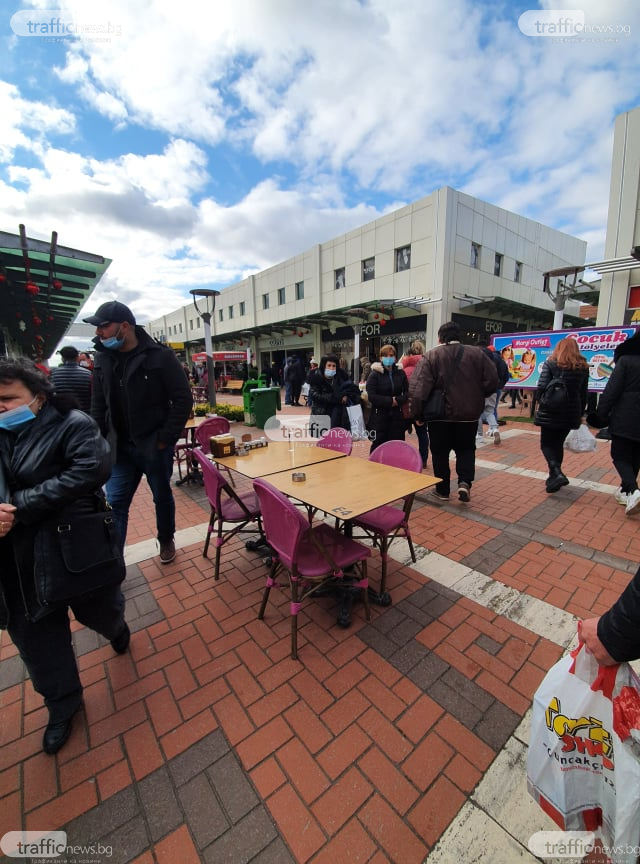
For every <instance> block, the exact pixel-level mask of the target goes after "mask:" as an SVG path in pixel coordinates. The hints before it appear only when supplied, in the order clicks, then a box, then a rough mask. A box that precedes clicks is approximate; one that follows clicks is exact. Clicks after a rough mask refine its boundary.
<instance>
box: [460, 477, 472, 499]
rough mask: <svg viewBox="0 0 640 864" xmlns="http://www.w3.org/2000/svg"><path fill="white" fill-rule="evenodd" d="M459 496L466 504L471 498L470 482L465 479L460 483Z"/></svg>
mask: <svg viewBox="0 0 640 864" xmlns="http://www.w3.org/2000/svg"><path fill="white" fill-rule="evenodd" d="M458 498H459V499H460V501H464V503H465V504H466V503H467V502H468V501H470V500H471V489H470V488H469V484H468V483H465V482H464V480H462V481H461V482H460V483H458Z"/></svg>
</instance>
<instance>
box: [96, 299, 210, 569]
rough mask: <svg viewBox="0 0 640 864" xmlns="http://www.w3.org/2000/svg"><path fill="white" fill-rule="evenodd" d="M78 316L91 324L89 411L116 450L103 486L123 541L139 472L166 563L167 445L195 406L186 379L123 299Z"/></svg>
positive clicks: (170, 541)
mask: <svg viewBox="0 0 640 864" xmlns="http://www.w3.org/2000/svg"><path fill="white" fill-rule="evenodd" d="M84 321H86V322H87V323H88V324H94V325H95V327H96V338H95V339H94V340H93V341H94V343H95V346H96V354H95V366H94V371H93V393H92V398H91V416H92V417H93V418H94V420H96V421H97V423H98V425H99V426H100V429H101V431H102V434H103V435H104V436H105V437H106V438H107V439H108V440H109V443H110V445H111V451H112V453H115V454H116V456H115V464H114V466H113V470H112V472H111V476H110V478H109V480H108V481H107V485H106V489H107V498H108V500H109V503H110V504H111V507H112V508H113V511H114V515H115V517H116V520H117V522H118V527H119V529H120V536H121V540H122V544H123V546H124V542H125V538H126V535H127V524H128V521H129V507H130V505H131V501H132V500H133V496H134V495H135V492H136V489H137V488H138V485H139V483H140V480H141V478H142V475H143V474H144V475H145V476H146V478H147V482H148V484H149V487H150V489H151V492H152V493H153V501H154V504H155V508H156V527H157V532H158V535H157V536H158V542H159V544H160V561H161V562H162V563H163V564H168V563H169V562H171V561H173V559H174V558H175V557H176V547H175V543H174V534H175V509H176V506H175V501H174V498H173V492H172V490H171V475H172V473H173V447H174V444H175V443H176V441H177V440H178V438H179V437H180V436H181V434H182V431H183V429H184V424H185V423H186V421H187V418H188V417H189V414H190V412H191V408H192V405H193V402H192V398H191V388H190V387H189V382H188V381H187V378H186V376H185V374H184V371H183V369H182V366H181V365H180V361H179V360H178V358H177V357H176V356H175V354H174V353H173V351H172V350H171V349H170V348H166V347H165V346H164V345H160V343H158V342H156V341H155V340H154V339H152V338H151V337H150V336H149V335H148V334H147V333H146V332H145V330H144V329H143V328H142V327H139V326H136V320H135V318H134V316H133V313H132V312H131V310H130V309H129V307H128V306H125V305H124V303H119V302H118V301H117V300H114V301H112V302H110V303H103V304H102V306H100V308H99V309H98V310H97V312H96V313H95V315H91V316H90V317H89V318H85V319H84Z"/></svg>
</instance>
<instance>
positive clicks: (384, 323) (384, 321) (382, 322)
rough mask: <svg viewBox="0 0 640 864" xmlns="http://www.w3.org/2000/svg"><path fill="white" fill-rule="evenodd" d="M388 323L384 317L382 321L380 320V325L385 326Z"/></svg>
mask: <svg viewBox="0 0 640 864" xmlns="http://www.w3.org/2000/svg"><path fill="white" fill-rule="evenodd" d="M386 323H387V319H386V318H383V319H382V321H381V322H380V326H381V327H384V326H385V325H386Z"/></svg>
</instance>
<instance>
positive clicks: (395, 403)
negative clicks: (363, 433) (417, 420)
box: [367, 345, 409, 453]
mask: <svg viewBox="0 0 640 864" xmlns="http://www.w3.org/2000/svg"><path fill="white" fill-rule="evenodd" d="M367 396H368V398H369V404H370V405H371V416H370V418H369V432H370V433H371V438H372V440H371V450H370V452H371V453H373V451H374V450H375V449H376V447H379V446H380V445H381V444H383V443H384V442H385V441H404V434H405V431H406V428H407V421H406V420H405V418H404V417H403V416H402V406H403V405H404V404H405V402H407V400H408V399H409V381H408V380H407V376H406V374H405V373H404V372H403V371H402V369H399V368H398V366H397V365H396V349H395V348H394V347H393V345H383V346H382V348H381V349H380V363H373V364H372V365H371V372H370V373H369V377H368V378H367Z"/></svg>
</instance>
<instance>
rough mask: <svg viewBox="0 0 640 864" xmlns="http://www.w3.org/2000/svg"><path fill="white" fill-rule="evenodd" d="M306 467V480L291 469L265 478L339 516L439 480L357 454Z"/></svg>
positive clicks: (349, 516)
mask: <svg viewBox="0 0 640 864" xmlns="http://www.w3.org/2000/svg"><path fill="white" fill-rule="evenodd" d="M302 470H303V471H304V474H305V475H306V480H304V481H299V482H296V481H294V480H293V479H292V477H291V474H292V472H291V471H281V472H280V473H278V474H271V475H269V476H268V477H266V478H265V479H266V480H267V481H268V482H269V483H271V484H272V485H273V486H275V487H276V489H279V490H280V492H284V494H285V495H289V496H291V497H292V498H297V500H298V501H301V502H302V503H303V504H308V505H310V506H311V507H314V508H316V509H318V510H323V511H324V512H325V513H330V514H331V515H332V516H337V517H338V518H339V519H355V518H356V516H361V515H362V514H363V513H366V512H367V511H368V510H373V509H374V508H375V507H381V506H382V505H383V504H390V503H391V502H392V501H397V500H398V499H399V498H403V497H404V496H406V495H410V494H412V493H413V492H419V491H420V490H421V489H426V488H427V487H429V486H434V485H435V484H436V483H437V482H438V479H437V478H436V477H432V476H431V475H429V474H417V473H416V472H415V471H405V470H404V469H402V468H394V467H392V466H390V465H381V464H379V463H377V462H369V461H367V460H365V459H360V458H359V457H357V456H348V457H347V458H346V459H336V460H334V461H332V462H324V463H322V464H316V465H308V466H307V467H304V468H303V469H302Z"/></svg>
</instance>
